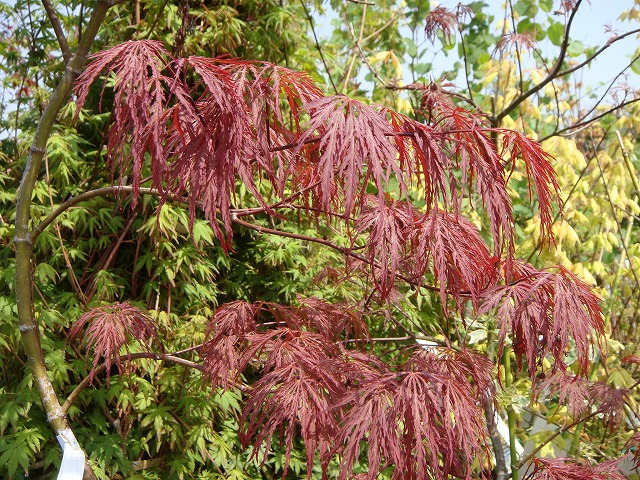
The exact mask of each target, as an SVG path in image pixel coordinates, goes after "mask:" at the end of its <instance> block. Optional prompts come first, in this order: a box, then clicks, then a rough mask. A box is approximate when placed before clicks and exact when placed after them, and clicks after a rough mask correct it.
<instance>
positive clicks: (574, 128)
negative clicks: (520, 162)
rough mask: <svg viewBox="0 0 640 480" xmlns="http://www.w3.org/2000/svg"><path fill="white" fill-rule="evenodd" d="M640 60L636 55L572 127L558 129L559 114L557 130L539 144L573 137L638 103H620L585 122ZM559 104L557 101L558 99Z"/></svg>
mask: <svg viewBox="0 0 640 480" xmlns="http://www.w3.org/2000/svg"><path fill="white" fill-rule="evenodd" d="M638 59H640V55H636V56H635V57H634V58H633V59H632V60H631V61H630V62H629V64H628V65H627V66H626V67H625V68H623V69H622V70H621V71H620V72H619V73H618V74H617V75H616V76H615V77H614V78H613V80H611V82H610V83H609V86H608V87H607V89H606V90H605V91H604V92H603V93H602V95H600V98H599V99H598V101H597V102H596V103H595V104H593V105H592V106H591V108H590V109H589V110H588V111H587V112H586V113H584V114H583V115H582V116H581V117H580V118H579V119H578V120H577V121H576V122H575V123H573V124H572V125H569V126H567V127H564V128H562V129H559V128H558V125H559V122H560V120H559V119H560V116H559V113H558V114H557V115H556V128H555V129H554V131H553V132H552V133H550V134H549V135H545V136H544V137H541V138H540V139H538V141H539V142H543V141H545V140H546V139H548V138H551V137H554V136H556V135H565V136H571V135H575V134H577V133H579V132H580V131H582V130H584V129H585V128H587V127H588V126H589V125H591V124H592V123H593V122H595V121H597V120H599V119H600V118H602V117H604V116H606V115H609V114H610V113H613V112H615V111H616V110H619V109H621V108H623V107H625V106H627V105H629V104H631V103H634V102H636V101H638V98H636V99H633V100H630V101H628V102H625V101H624V98H623V101H622V102H620V103H619V104H618V105H616V106H614V107H612V108H610V109H609V110H607V111H606V112H604V113H603V114H600V115H598V116H596V117H593V118H591V119H589V120H585V119H586V118H587V117H588V116H589V115H590V114H591V113H593V112H594V111H596V109H597V108H598V107H599V106H600V104H601V103H602V102H603V101H604V99H605V97H606V96H607V94H608V93H609V92H610V91H611V89H612V88H613V86H614V85H615V84H616V82H617V81H618V78H620V77H621V76H622V75H623V74H624V72H625V71H627V70H628V69H629V68H631V65H633V63H634V62H635V61H636V60H638ZM552 85H553V84H552ZM554 93H555V87H554ZM556 102H557V99H556ZM567 131H570V133H568V134H565V132H567Z"/></svg>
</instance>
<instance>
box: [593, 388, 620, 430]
mask: <svg viewBox="0 0 640 480" xmlns="http://www.w3.org/2000/svg"><path fill="white" fill-rule="evenodd" d="M587 390H588V392H589V398H590V399H591V404H592V405H594V406H595V407H597V408H596V412H598V413H601V414H602V415H603V422H604V424H605V425H606V426H607V427H608V428H609V429H610V430H613V428H614V427H615V426H616V425H618V424H619V423H620V422H621V421H623V420H624V419H625V413H624V405H625V402H626V401H627V394H628V393H629V390H628V389H626V388H616V387H614V386H613V385H608V384H606V383H603V382H596V383H594V384H592V385H589V387H588V388H587Z"/></svg>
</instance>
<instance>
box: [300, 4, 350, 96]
mask: <svg viewBox="0 0 640 480" xmlns="http://www.w3.org/2000/svg"><path fill="white" fill-rule="evenodd" d="M300 5H302V8H303V9H304V13H305V14H306V15H307V20H308V21H309V25H310V26H311V33H313V39H314V40H315V43H316V49H317V50H318V53H319V54H320V59H321V60H322V64H323V65H324V69H325V70H326V72H327V75H328V76H329V81H330V82H331V86H332V87H333V91H334V92H335V93H336V95H338V94H339V93H340V92H339V91H338V88H337V87H336V84H335V83H333V78H332V77H331V70H330V69H329V65H327V61H326V60H325V58H324V53H322V47H320V41H319V40H318V35H317V34H316V29H315V27H314V26H313V17H312V16H311V14H310V13H309V10H308V9H307V6H306V5H305V4H304V0H300Z"/></svg>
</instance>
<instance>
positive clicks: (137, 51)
mask: <svg viewBox="0 0 640 480" xmlns="http://www.w3.org/2000/svg"><path fill="white" fill-rule="evenodd" d="M167 56H168V52H167V51H166V50H165V48H164V47H163V46H162V44H161V43H160V42H157V41H152V40H139V41H129V42H125V43H123V44H120V45H117V46H115V47H113V48H110V49H108V50H104V51H102V52H99V53H96V54H94V55H92V56H91V57H90V58H91V60H92V61H91V62H90V63H89V65H87V67H86V68H85V70H84V72H82V74H81V75H80V76H79V77H78V80H77V81H76V90H75V91H76V95H77V97H78V98H77V104H78V110H77V112H78V113H79V112H80V109H81V108H82V106H83V105H84V103H85V101H86V99H87V95H88V94H89V88H90V87H91V84H93V83H94V82H95V81H96V80H97V78H98V77H99V76H100V74H101V73H102V71H103V70H108V71H110V72H113V73H114V75H115V84H114V93H115V98H114V101H113V111H112V116H113V121H112V122H111V126H110V128H109V132H108V135H107V154H108V155H107V159H108V161H109V162H111V163H112V165H119V166H120V167H121V168H122V167H123V166H127V165H128V164H129V163H131V164H132V167H133V168H132V172H131V174H132V184H133V186H134V189H137V188H139V186H140V180H141V178H140V172H141V170H142V164H143V162H144V158H145V153H147V152H149V153H150V154H151V157H152V158H154V159H164V158H165V157H166V155H167V152H165V150H164V141H165V133H166V131H165V108H166V104H167V101H168V95H167V94H166V92H165V86H166V85H167V82H170V81H171V78H169V77H167V76H165V74H164V69H165V65H166V61H165V58H167ZM156 163H157V162H156ZM122 170H123V172H122V173H121V175H124V168H122ZM157 176H158V178H159V175H157ZM136 198H137V193H136V192H134V204H135V201H136Z"/></svg>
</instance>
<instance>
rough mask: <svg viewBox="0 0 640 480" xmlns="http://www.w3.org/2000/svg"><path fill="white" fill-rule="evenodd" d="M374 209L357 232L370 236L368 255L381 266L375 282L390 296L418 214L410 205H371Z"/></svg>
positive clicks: (362, 217) (357, 226)
mask: <svg viewBox="0 0 640 480" xmlns="http://www.w3.org/2000/svg"><path fill="white" fill-rule="evenodd" d="M369 203H370V205H371V206H370V207H369V208H368V209H366V210H365V211H364V213H363V214H362V215H361V216H360V218H359V219H358V222H357V223H356V228H357V229H358V231H360V232H369V238H368V241H367V253H368V258H369V261H370V262H371V263H372V264H375V265H377V268H376V269H375V270H374V272H373V278H374V281H375V283H376V285H377V286H378V288H379V290H380V293H381V294H382V295H383V296H385V297H386V296H388V295H389V293H390V292H391V289H392V288H393V284H394V281H395V278H396V274H397V273H398V270H399V267H400V264H401V262H402V260H403V257H404V256H405V255H406V253H407V252H406V247H407V244H408V240H409V237H408V236H409V235H410V233H411V230H412V228H413V222H414V215H416V213H417V212H414V210H413V209H412V207H411V205H409V204H408V203H406V202H398V201H387V202H382V203H380V202H376V201H371V202H369Z"/></svg>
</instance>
